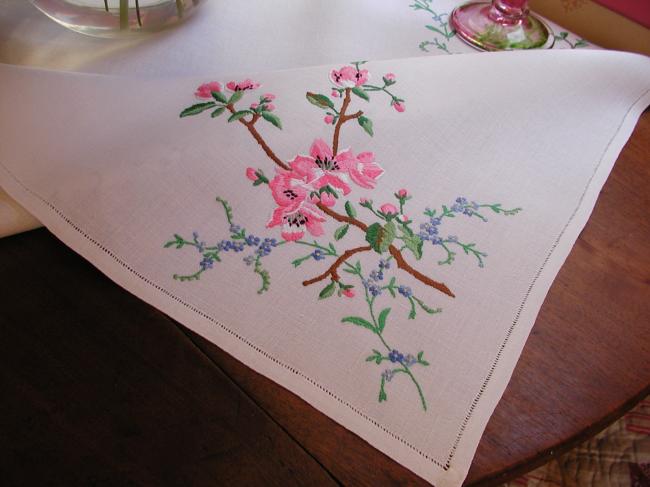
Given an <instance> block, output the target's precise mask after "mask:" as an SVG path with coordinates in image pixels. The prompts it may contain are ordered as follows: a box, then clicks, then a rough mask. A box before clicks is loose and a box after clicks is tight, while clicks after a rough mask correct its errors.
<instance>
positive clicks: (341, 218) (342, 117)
mask: <svg viewBox="0 0 650 487" xmlns="http://www.w3.org/2000/svg"><path fill="white" fill-rule="evenodd" d="M350 92H351V90H350V88H346V89H345V97H344V99H343V104H342V105H341V110H340V112H339V119H338V122H337V124H336V127H335V128H334V138H333V140H332V146H333V147H332V151H333V154H334V155H336V154H337V151H338V146H339V138H340V132H341V127H342V126H343V124H344V123H345V122H348V121H350V120H354V119H355V118H359V117H360V116H361V115H363V112H362V111H358V112H355V113H353V114H352V115H347V114H346V111H347V109H348V107H349V105H350V101H351V98H350ZM227 108H228V110H229V111H230V112H231V113H235V111H236V110H235V107H234V105H233V104H232V103H231V104H228V105H227ZM259 118H260V115H259V114H257V113H256V114H254V115H253V116H252V117H251V119H250V120H245V119H244V118H243V117H242V118H240V119H239V122H240V123H241V124H243V125H244V126H245V127H246V128H247V129H248V131H249V132H250V134H251V135H252V136H253V138H254V139H255V140H256V141H257V143H258V144H259V145H260V146H261V147H262V149H263V150H264V152H265V153H266V155H267V156H268V157H269V158H270V159H271V160H272V161H273V162H274V163H275V164H276V165H277V166H279V167H281V168H282V169H285V170H287V171H288V170H290V169H291V168H290V167H289V166H288V165H287V164H285V163H284V162H282V160H280V158H279V157H278V156H276V155H275V153H274V152H273V150H272V149H271V148H270V147H269V146H268V144H267V143H266V142H265V141H264V139H263V138H262V136H261V135H260V133H259V132H258V131H257V129H255V123H256V122H257V121H258V120H259ZM317 206H318V208H319V209H320V210H321V211H322V212H323V213H325V214H326V215H327V216H329V217H331V218H333V219H334V220H336V221H338V222H340V223H347V224H349V225H352V226H355V227H357V228H358V229H360V230H361V231H363V232H366V231H367V230H368V225H366V224H365V223H364V222H362V221H360V220H357V219H356V218H352V217H350V216H347V215H342V214H341V213H338V212H336V211H334V210H332V209H331V208H329V207H327V206H325V205H323V204H322V203H318V204H317ZM370 250H372V248H371V247H370V246H364V247H356V248H353V249H350V250H346V251H345V252H343V254H341V256H339V257H338V258H337V259H336V261H334V263H333V264H332V265H331V266H330V267H329V268H328V269H327V271H325V272H324V273H322V274H320V275H318V276H316V277H314V278H312V279H309V280H306V281H304V282H303V283H302V284H303V286H309V285H311V284H314V283H316V282H319V281H322V280H323V279H325V278H326V277H327V276H331V278H332V280H333V281H338V280H339V279H340V278H339V275H338V268H339V266H340V265H341V264H343V263H344V262H345V261H347V259H349V258H350V257H351V256H353V255H355V254H358V253H361V252H369V251H370ZM388 251H389V253H390V254H391V255H392V256H393V258H394V259H395V262H396V263H397V267H398V268H400V269H402V270H403V271H405V272H407V273H409V274H410V275H411V276H413V277H414V278H415V279H417V280H418V281H420V282H422V283H423V284H426V285H427V286H430V287H432V288H434V289H437V290H438V291H440V292H442V293H444V294H446V295H447V296H450V297H452V298H453V297H455V295H454V293H452V292H451V290H450V289H449V288H448V287H447V286H446V285H445V284H444V283H442V282H438V281H435V280H433V279H431V278H430V277H428V276H425V275H424V274H422V273H421V272H419V271H418V270H416V269H414V268H413V267H411V265H409V263H408V262H406V260H405V259H404V256H403V255H402V252H401V250H399V249H398V248H397V247H395V246H394V245H390V246H389V248H388Z"/></svg>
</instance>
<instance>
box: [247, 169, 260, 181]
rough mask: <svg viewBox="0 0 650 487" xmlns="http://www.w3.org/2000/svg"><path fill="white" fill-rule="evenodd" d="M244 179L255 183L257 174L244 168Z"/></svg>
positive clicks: (253, 170)
mask: <svg viewBox="0 0 650 487" xmlns="http://www.w3.org/2000/svg"><path fill="white" fill-rule="evenodd" d="M246 177H247V178H248V179H250V180H251V181H257V172H256V171H255V169H253V168H252V167H247V168H246Z"/></svg>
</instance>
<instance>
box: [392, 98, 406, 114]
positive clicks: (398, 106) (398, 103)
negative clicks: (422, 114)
mask: <svg viewBox="0 0 650 487" xmlns="http://www.w3.org/2000/svg"><path fill="white" fill-rule="evenodd" d="M393 108H394V109H395V110H397V111H398V112H400V113H402V112H403V111H404V110H406V106H405V105H404V102H403V101H395V102H393Z"/></svg>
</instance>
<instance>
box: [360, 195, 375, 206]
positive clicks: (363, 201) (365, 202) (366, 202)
mask: <svg viewBox="0 0 650 487" xmlns="http://www.w3.org/2000/svg"><path fill="white" fill-rule="evenodd" d="M359 204H360V205H372V200H369V199H368V198H365V197H364V198H359Z"/></svg>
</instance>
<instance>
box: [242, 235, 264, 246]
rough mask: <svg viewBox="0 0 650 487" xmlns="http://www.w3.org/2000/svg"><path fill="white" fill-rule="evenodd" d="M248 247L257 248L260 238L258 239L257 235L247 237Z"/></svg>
mask: <svg viewBox="0 0 650 487" xmlns="http://www.w3.org/2000/svg"><path fill="white" fill-rule="evenodd" d="M245 241H246V245H248V246H250V247H256V246H258V245H259V244H260V238H259V237H256V236H255V235H249V236H248V237H246V240H245Z"/></svg>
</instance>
